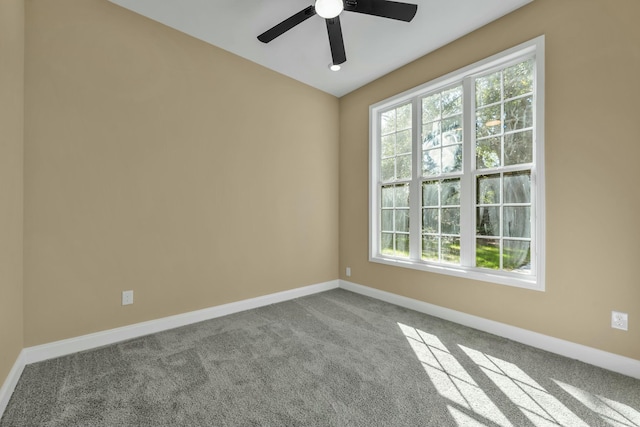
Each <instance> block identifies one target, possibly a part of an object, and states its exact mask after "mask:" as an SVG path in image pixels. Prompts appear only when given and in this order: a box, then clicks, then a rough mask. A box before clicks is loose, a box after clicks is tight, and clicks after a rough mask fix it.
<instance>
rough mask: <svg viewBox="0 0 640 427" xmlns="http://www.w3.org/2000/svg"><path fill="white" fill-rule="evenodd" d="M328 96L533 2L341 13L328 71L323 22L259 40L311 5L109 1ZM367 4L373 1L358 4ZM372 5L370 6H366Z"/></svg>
mask: <svg viewBox="0 0 640 427" xmlns="http://www.w3.org/2000/svg"><path fill="white" fill-rule="evenodd" d="M110 1H111V2H113V3H116V4H118V5H120V6H123V7H125V8H127V9H130V10H132V11H134V12H137V13H139V14H141V15H144V16H146V17H148V18H151V19H153V20H155V21H158V22H160V23H162V24H165V25H167V26H169V27H172V28H175V29H177V30H179V31H182V32H184V33H187V34H189V35H191V36H193V37H195V38H198V39H201V40H203V41H205V42H207V43H210V44H212V45H214V46H218V47H220V48H222V49H224V50H227V51H229V52H232V53H234V54H236V55H239V56H241V57H243V58H246V59H249V60H251V61H253V62H256V63H258V64H260V65H263V66H265V67H267V68H270V69H272V70H275V71H277V72H279V73H282V74H284V75H287V76H289V77H292V78H294V79H296V80H298V81H301V82H303V83H306V84H308V85H310V86H313V87H315V88H317V89H320V90H322V91H325V92H327V93H330V94H332V95H335V96H342V95H345V94H347V93H349V92H351V91H353V90H355V89H357V88H359V87H361V86H363V85H365V84H367V83H369V82H371V81H373V80H375V79H377V78H378V77H381V76H383V75H385V74H387V73H389V72H390V71H393V70H395V69H396V68H398V67H401V66H403V65H405V64H407V63H409V62H411V61H413V60H415V59H417V58H419V57H421V56H424V55H426V54H427V53H429V52H431V51H433V50H436V49H438V48H439V47H441V46H444V45H446V44H447V43H450V42H452V41H453V40H455V39H457V38H460V37H462V36H464V35H465V34H468V33H470V32H472V31H473V30H475V29H477V28H480V27H482V26H483V25H486V24H488V23H489V22H491V21H494V20H496V19H498V18H500V17H501V16H504V15H506V14H508V13H510V12H512V11H513V10H515V9H518V8H519V7H522V6H524V5H525V4H527V3H529V2H531V1H533V0H403V1H406V2H408V3H415V4H417V5H418V12H417V13H416V16H415V18H414V19H413V21H411V22H410V23H406V22H402V21H395V20H392V19H385V18H380V17H377V16H371V15H364V14H360V13H354V12H343V13H342V14H341V15H340V23H341V26H342V33H343V37H344V44H345V50H346V53H347V62H346V63H344V64H342V65H343V66H342V70H340V71H337V72H334V71H330V70H329V68H328V65H329V63H330V62H331V51H330V49H329V40H328V37H327V29H326V25H325V22H324V19H322V18H320V17H319V16H317V15H316V16H313V17H311V18H310V19H308V20H306V21H304V22H303V23H301V24H299V25H298V26H296V27H294V28H293V29H291V30H290V31H288V32H286V33H285V34H283V35H282V36H280V37H278V38H276V39H275V40H273V41H272V42H270V43H268V44H264V43H262V42H260V41H258V39H257V38H256V37H257V36H258V35H259V34H261V33H263V32H264V31H266V30H267V29H269V28H271V27H272V26H274V25H276V24H277V23H279V22H280V21H282V20H284V19H285V18H288V17H289V16H291V15H293V14H294V13H297V12H299V11H301V10H302V9H304V8H305V7H307V6H309V5H310V4H313V0H110ZM360 1H372V0H360ZM373 1H376V0H373Z"/></svg>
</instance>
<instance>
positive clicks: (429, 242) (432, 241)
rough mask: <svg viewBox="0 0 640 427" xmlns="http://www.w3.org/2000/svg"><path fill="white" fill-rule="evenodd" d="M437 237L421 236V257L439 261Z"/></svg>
mask: <svg viewBox="0 0 640 427" xmlns="http://www.w3.org/2000/svg"><path fill="white" fill-rule="evenodd" d="M438 240H439V239H438V237H436V236H422V259H424V260H428V261H439V260H440V256H439V251H438Z"/></svg>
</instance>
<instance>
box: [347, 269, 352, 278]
mask: <svg viewBox="0 0 640 427" xmlns="http://www.w3.org/2000/svg"><path fill="white" fill-rule="evenodd" d="M346 273H347V277H351V267H347V271H346Z"/></svg>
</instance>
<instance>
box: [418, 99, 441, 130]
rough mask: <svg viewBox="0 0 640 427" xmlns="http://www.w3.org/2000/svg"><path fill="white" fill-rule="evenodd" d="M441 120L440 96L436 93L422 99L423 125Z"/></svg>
mask: <svg viewBox="0 0 640 427" xmlns="http://www.w3.org/2000/svg"><path fill="white" fill-rule="evenodd" d="M439 118H440V94H439V93H436V94H434V95H431V96H427V97H426V98H423V99H422V123H426V122H430V121H433V120H437V119H439Z"/></svg>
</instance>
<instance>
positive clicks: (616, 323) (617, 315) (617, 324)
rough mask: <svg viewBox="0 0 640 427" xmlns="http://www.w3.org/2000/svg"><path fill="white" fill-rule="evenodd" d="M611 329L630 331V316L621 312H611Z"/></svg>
mask: <svg viewBox="0 0 640 427" xmlns="http://www.w3.org/2000/svg"><path fill="white" fill-rule="evenodd" d="M611 327H612V328H614V329H621V330H623V331H626V330H628V329H629V315H628V314H627V313H622V312H620V311H612V312H611Z"/></svg>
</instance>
